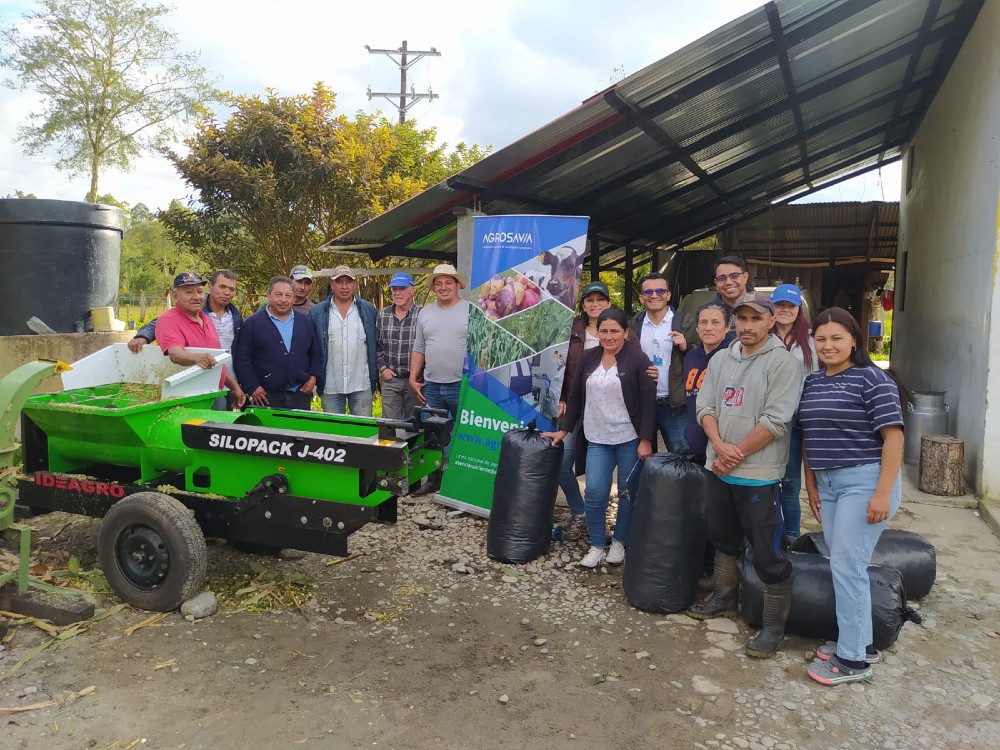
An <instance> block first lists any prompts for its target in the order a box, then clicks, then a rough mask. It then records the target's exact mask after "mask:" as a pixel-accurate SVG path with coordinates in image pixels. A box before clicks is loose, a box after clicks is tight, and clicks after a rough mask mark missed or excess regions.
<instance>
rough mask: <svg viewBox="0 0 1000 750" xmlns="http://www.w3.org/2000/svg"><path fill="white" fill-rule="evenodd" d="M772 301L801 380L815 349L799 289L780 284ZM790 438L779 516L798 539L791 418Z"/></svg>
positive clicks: (797, 449)
mask: <svg viewBox="0 0 1000 750" xmlns="http://www.w3.org/2000/svg"><path fill="white" fill-rule="evenodd" d="M771 302H773V303H774V333H775V334H776V335H777V337H778V338H779V339H781V343H783V344H784V345H785V349H787V350H788V352H789V353H790V354H791V355H792V356H794V357H795V359H796V360H798V362H799V364H800V365H801V366H802V380H803V382H805V378H806V375H808V374H809V373H811V372H813V371H814V370H815V369H816V367H817V364H816V349H815V348H814V347H813V341H812V337H811V336H810V333H811V331H810V326H809V320H808V318H806V314H805V311H804V310H803V309H802V291H801V290H800V289H799V288H798V287H797V286H796V285H795V284H782V285H781V286H779V287H778V288H776V289H775V290H774V291H773V292H771ZM791 433H792V437H791V442H790V443H789V444H788V466H786V467H785V476H784V477H782V479H781V516H782V519H783V520H784V526H785V536H787V537H791V538H792V539H797V538H798V536H799V534H800V533H801V522H802V504H801V503H800V502H799V494H800V493H801V491H802V429H801V428H800V427H799V426H798V423H797V420H795V419H793V420H792V429H791Z"/></svg>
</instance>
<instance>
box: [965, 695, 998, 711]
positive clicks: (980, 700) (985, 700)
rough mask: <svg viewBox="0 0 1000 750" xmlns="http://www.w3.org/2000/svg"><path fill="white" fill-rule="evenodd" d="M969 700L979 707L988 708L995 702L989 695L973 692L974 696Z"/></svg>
mask: <svg viewBox="0 0 1000 750" xmlns="http://www.w3.org/2000/svg"><path fill="white" fill-rule="evenodd" d="M969 702H970V703H972V704H973V705H975V706H978V707H979V708H986V707H987V706H988V705H990V704H991V703H992V702H993V698H991V697H990V696H988V695H983V694H982V693H973V694H972V697H971V698H969Z"/></svg>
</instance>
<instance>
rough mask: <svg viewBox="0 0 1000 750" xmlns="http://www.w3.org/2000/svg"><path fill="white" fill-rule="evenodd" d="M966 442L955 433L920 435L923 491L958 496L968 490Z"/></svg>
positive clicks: (921, 484) (921, 489) (921, 486)
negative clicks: (966, 482) (965, 483)
mask: <svg viewBox="0 0 1000 750" xmlns="http://www.w3.org/2000/svg"><path fill="white" fill-rule="evenodd" d="M964 472H965V443H964V442H963V441H961V440H959V439H958V438H953V437H952V436H951V435H922V436H921V438H920V482H919V487H920V491H921V492H929V493H930V494H932V495H949V496H953V497H954V496H957V495H961V494H963V493H964V483H963V475H964Z"/></svg>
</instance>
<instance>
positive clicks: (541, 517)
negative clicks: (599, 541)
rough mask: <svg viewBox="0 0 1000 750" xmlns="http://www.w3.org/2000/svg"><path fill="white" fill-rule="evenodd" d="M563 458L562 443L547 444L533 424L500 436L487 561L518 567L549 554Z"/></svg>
mask: <svg viewBox="0 0 1000 750" xmlns="http://www.w3.org/2000/svg"><path fill="white" fill-rule="evenodd" d="M562 455H563V445H562V443H559V444H558V445H552V441H551V440H549V439H548V438H543V437H542V436H541V435H540V434H539V432H538V430H536V429H535V424H534V422H532V423H531V424H530V425H529V426H528V427H527V428H525V429H521V430H510V431H508V432H507V433H506V434H505V435H504V436H503V440H502V441H501V443H500V460H499V462H498V463H497V473H496V478H495V480H494V482H493V506H492V508H491V509H490V519H489V524H488V525H487V527H486V554H487V555H489V556H490V558H491V559H493V560H499V561H500V562H505V563H514V564H516V565H521V564H523V563H528V562H531V561H532V560H534V559H535V558H536V557H541V556H542V555H544V554H545V553H546V552H548V551H549V545H550V544H551V543H552V508H553V506H555V503H556V493H557V492H558V491H559V471H560V469H561V467H562Z"/></svg>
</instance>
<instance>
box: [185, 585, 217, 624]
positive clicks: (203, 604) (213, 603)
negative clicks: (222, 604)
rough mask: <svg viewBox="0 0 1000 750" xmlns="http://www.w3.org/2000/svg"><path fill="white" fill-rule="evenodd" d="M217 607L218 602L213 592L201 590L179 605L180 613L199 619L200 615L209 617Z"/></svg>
mask: <svg viewBox="0 0 1000 750" xmlns="http://www.w3.org/2000/svg"><path fill="white" fill-rule="evenodd" d="M218 608H219V603H218V601H217V600H216V598H215V594H213V593H212V592H211V591H202V592H201V593H200V594H198V595H196V596H192V597H191V598H190V599H188V600H187V601H186V602H184V603H183V604H182V605H181V614H182V615H184V616H185V617H190V618H194V619H201V618H202V617H211V616H212V615H214V614H215V612H216V610H218Z"/></svg>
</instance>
